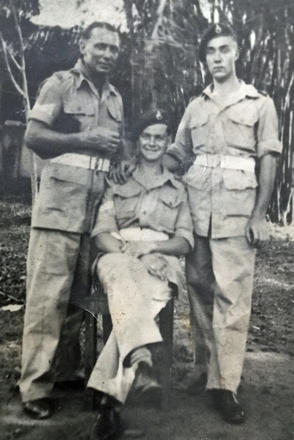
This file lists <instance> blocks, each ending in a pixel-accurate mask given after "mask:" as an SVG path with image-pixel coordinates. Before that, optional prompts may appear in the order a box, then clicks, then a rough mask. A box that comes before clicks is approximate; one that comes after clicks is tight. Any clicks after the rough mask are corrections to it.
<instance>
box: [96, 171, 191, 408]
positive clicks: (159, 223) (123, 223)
mask: <svg viewBox="0 0 294 440" xmlns="http://www.w3.org/2000/svg"><path fill="white" fill-rule="evenodd" d="M103 232H108V233H111V234H113V235H114V236H115V237H116V238H118V239H120V240H125V241H138V240H139V241H154V240H155V241H161V240H168V239H169V238H172V237H174V236H175V237H183V238H184V239H186V240H187V242H188V243H189V244H190V246H191V248H192V247H193V233H192V220H191V216H190V212H189V207H188V204H187V194H186V191H185V187H184V185H183V184H182V183H181V182H179V181H178V180H176V179H175V178H174V177H173V175H172V174H171V173H170V172H168V171H167V170H165V171H164V172H163V174H161V175H159V176H157V178H153V179H152V181H145V180H144V178H143V177H142V176H141V175H140V173H139V171H138V170H137V169H136V170H135V171H134V173H133V174H132V176H131V177H130V178H129V179H128V181H127V182H126V183H125V184H123V185H112V186H111V187H110V188H109V189H108V190H107V191H106V194H105V198H104V201H103V203H102V205H101V207H100V209H99V213H98V218H97V222H96V225H95V227H94V229H93V232H92V234H93V236H95V235H97V234H100V233H103ZM162 258H164V259H165V261H166V263H167V267H168V270H167V280H166V281H162V280H160V279H158V278H156V277H154V276H152V275H150V274H149V272H148V270H147V267H145V265H144V259H143V260H141V259H138V258H135V257H132V256H130V255H128V254H126V253H107V254H105V255H103V256H102V257H101V258H100V259H99V261H98V264H97V272H98V276H99V280H100V282H101V284H102V285H103V288H104V291H105V293H106V294H107V296H108V304H109V309H110V314H111V317H112V322H113V331H112V332H111V334H110V337H109V339H108V341H107V343H106V345H105V346H104V348H103V350H102V352H101V354H100V355H99V358H98V360H97V363H96V366H95V367H94V370H93V372H92V374H91V376H90V379H89V382H88V386H89V387H92V388H95V389H97V390H99V391H102V392H104V393H106V394H107V395H111V396H113V397H115V398H116V400H118V401H120V402H124V401H125V399H126V397H127V394H128V392H129V390H130V387H131V385H132V383H133V380H134V377H135V367H134V365H132V366H128V367H126V366H125V365H124V361H125V359H126V357H127V356H128V354H129V353H131V352H132V351H133V350H134V349H136V348H138V347H142V346H145V345H147V344H151V343H155V342H160V341H161V340H162V338H161V335H160V332H159V329H158V327H157V325H156V323H155V317H156V315H157V314H158V313H159V312H160V310H161V309H162V308H163V307H165V305H166V302H167V301H168V300H169V298H170V295H171V291H170V284H171V283H172V284H173V285H175V286H177V288H178V291H179V293H180V294H181V291H182V289H183V274H182V271H181V267H180V264H179V260H178V258H177V257H174V256H167V255H164V256H162Z"/></svg>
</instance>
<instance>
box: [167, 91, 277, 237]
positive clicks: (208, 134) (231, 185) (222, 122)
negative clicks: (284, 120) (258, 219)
mask: <svg viewBox="0 0 294 440" xmlns="http://www.w3.org/2000/svg"><path fill="white" fill-rule="evenodd" d="M281 148H282V147H281V143H280V141H279V139H278V119H277V114H276V110H275V107H274V104H273V101H272V99H271V98H269V97H268V96H265V95H264V94H261V93H259V92H258V91H257V90H256V89H255V88H254V87H253V86H252V85H248V84H245V83H242V84H241V87H240V89H239V90H238V91H237V93H234V94H232V95H231V96H230V97H229V100H227V102H226V103H225V104H223V103H222V102H220V100H219V99H217V97H216V96H215V95H214V93H213V90H212V87H211V86H209V87H208V88H206V89H205V90H204V92H203V94H202V95H201V96H200V97H198V98H196V99H194V100H193V101H192V102H191V103H190V104H189V105H188V107H187V109H186V111H185V113H184V116H183V118H182V121H181V123H180V125H179V128H178V132H177V135H176V139H175V143H174V144H173V145H172V146H171V147H170V149H169V151H168V153H169V154H170V155H172V156H173V157H175V158H176V159H177V160H178V161H179V162H180V163H181V164H185V162H186V161H189V160H191V157H192V156H196V160H195V161H194V163H193V165H192V166H191V167H190V168H189V170H188V172H187V174H186V175H185V181H186V183H187V186H188V193H189V202H190V209H191V213H192V218H193V224H194V230H195V232H196V233H197V234H198V235H201V236H208V234H209V232H210V231H211V236H212V238H224V237H234V236H242V235H244V234H245V226H246V224H247V222H248V218H249V217H250V215H251V213H252V210H253V208H254V204H255V198H256V188H257V186H258V179H257V178H256V174H255V172H254V171H249V170H244V169H234V168H230V167H229V168H226V167H225V166H223V165H222V166H221V163H223V161H222V159H221V158H222V157H232V156H233V158H234V159H235V158H237V160H238V158H239V161H240V162H241V160H242V158H252V161H256V162H257V161H258V159H260V158H261V157H262V156H264V155H265V154H273V153H280V152H281ZM200 155H204V156H203V157H204V158H205V160H207V166H205V165H203V162H205V160H204V161H201V165H200V164H197V157H198V156H200ZM212 158H213V161H211V160H209V159H212ZM240 158H241V159H240ZM209 162H212V163H213V166H211V164H210V163H209ZM234 162H236V159H235V160H234Z"/></svg>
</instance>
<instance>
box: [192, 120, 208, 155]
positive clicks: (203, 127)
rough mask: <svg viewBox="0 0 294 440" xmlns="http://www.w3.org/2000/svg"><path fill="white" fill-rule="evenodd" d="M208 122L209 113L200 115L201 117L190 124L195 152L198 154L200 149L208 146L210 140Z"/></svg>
mask: <svg viewBox="0 0 294 440" xmlns="http://www.w3.org/2000/svg"><path fill="white" fill-rule="evenodd" d="M208 122H209V116H208V114H207V113H199V115H197V116H195V117H193V118H192V120H191V123H190V129H191V137H192V143H193V150H194V152H195V153H196V152H197V150H198V149H199V148H200V147H203V146H204V145H206V144H207V138H208V125H209V124H208Z"/></svg>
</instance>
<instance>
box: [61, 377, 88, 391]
mask: <svg viewBox="0 0 294 440" xmlns="http://www.w3.org/2000/svg"><path fill="white" fill-rule="evenodd" d="M54 388H55V389H56V390H59V391H84V390H85V381H84V379H74V380H63V381H60V382H55V384H54Z"/></svg>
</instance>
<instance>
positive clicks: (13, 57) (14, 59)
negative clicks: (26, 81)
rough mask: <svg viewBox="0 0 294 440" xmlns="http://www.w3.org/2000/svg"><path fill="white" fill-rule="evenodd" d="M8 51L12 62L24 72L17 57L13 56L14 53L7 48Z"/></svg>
mask: <svg viewBox="0 0 294 440" xmlns="http://www.w3.org/2000/svg"><path fill="white" fill-rule="evenodd" d="M6 49H7V53H8V55H9V56H10V58H11V59H12V61H13V62H14V64H15V66H16V67H17V68H18V69H19V70H20V71H22V66H21V65H20V64H19V62H18V61H17V59H16V58H15V56H14V55H13V53H12V51H11V50H10V49H9V47H6Z"/></svg>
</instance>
